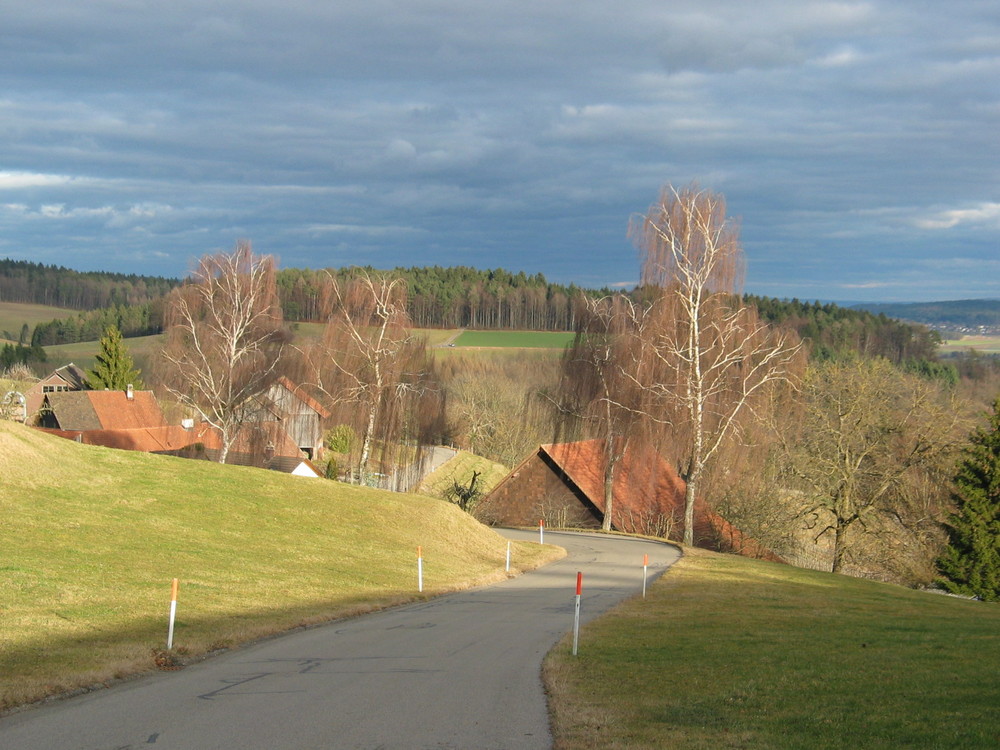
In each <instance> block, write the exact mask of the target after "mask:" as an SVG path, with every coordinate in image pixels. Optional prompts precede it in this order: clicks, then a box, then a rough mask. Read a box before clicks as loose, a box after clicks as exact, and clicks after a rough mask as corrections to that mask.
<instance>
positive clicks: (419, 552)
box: [417, 547, 424, 560]
mask: <svg viewBox="0 0 1000 750" xmlns="http://www.w3.org/2000/svg"><path fill="white" fill-rule="evenodd" d="M423 556H424V548H423V547H417V559H418V560H419V559H420V558H422V557H423Z"/></svg>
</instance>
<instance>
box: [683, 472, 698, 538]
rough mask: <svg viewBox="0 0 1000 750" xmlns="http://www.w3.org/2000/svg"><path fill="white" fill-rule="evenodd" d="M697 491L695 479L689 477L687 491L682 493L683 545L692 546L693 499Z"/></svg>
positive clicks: (696, 480)
mask: <svg viewBox="0 0 1000 750" xmlns="http://www.w3.org/2000/svg"><path fill="white" fill-rule="evenodd" d="M697 489H698V479H697V477H691V478H690V479H688V481H687V489H686V490H685V491H684V544H687V545H690V546H692V547H693V546H694V498H695V492H696V491H697Z"/></svg>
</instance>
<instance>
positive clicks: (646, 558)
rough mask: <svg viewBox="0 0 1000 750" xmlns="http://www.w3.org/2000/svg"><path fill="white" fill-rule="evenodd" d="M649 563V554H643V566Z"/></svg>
mask: <svg viewBox="0 0 1000 750" xmlns="http://www.w3.org/2000/svg"><path fill="white" fill-rule="evenodd" d="M647 565H649V555H643V556H642V566H643V567H646V566H647Z"/></svg>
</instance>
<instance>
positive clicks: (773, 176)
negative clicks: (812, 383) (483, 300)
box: [0, 0, 1000, 299]
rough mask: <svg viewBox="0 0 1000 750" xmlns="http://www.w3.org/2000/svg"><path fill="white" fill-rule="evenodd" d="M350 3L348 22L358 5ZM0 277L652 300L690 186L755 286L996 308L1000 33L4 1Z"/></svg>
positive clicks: (979, 22)
mask: <svg viewBox="0 0 1000 750" xmlns="http://www.w3.org/2000/svg"><path fill="white" fill-rule="evenodd" d="M344 6H349V7H344ZM2 17H3V24H4V26H3V30H2V36H0V143H2V144H3V145H2V147H0V148H2V151H0V255H8V256H11V257H25V258H32V259H36V260H39V261H42V262H51V263H62V264H66V265H70V266H72V267H79V268H102V269H104V268H111V267H114V268H119V269H124V270H128V271H135V272H146V273H162V274H169V275H179V274H182V273H184V272H185V270H186V269H187V267H188V265H189V264H190V261H191V259H192V258H194V257H197V256H198V255H201V254H203V253H205V252H209V251H213V250H217V249H221V248H226V247H230V246H232V245H233V243H234V242H235V241H236V239H237V238H244V237H245V238H250V239H252V240H253V242H254V244H255V247H256V248H257V249H258V250H259V251H262V252H270V253H274V254H276V255H278V256H279V257H280V259H281V262H282V263H283V264H284V265H288V266H322V265H328V264H330V265H343V264H351V263H365V264H368V263H370V264H373V265H376V266H383V267H388V266H394V265H416V264H425V263H433V264H441V265H455V264H467V265H475V266H479V267H497V266H504V267H507V268H510V269H512V270H522V269H523V270H526V271H528V272H532V273H534V272H536V271H541V272H543V273H545V274H546V275H547V276H549V277H551V278H553V279H555V280H558V281H565V282H569V281H575V282H576V283H578V284H584V285H594V286H597V285H604V284H611V283H627V282H629V281H632V280H634V279H635V278H636V277H637V275H638V274H637V257H636V252H635V250H634V248H632V247H631V245H630V244H629V242H628V241H627V239H626V236H625V229H626V225H627V222H628V220H629V217H630V215H631V214H633V213H635V212H642V211H644V210H645V209H646V207H647V206H648V205H649V204H650V203H651V202H652V201H653V200H654V199H655V198H656V195H657V192H658V190H659V187H660V186H661V185H662V184H663V183H665V182H668V181H672V182H674V183H678V184H679V183H685V182H688V181H690V180H697V181H698V182H699V183H700V184H701V185H702V186H704V187H708V188H711V189H714V190H717V191H720V192H722V193H724V194H725V195H726V197H727V198H728V202H729V208H730V212H731V213H733V214H734V215H738V216H740V217H741V218H742V227H743V238H744V244H745V247H746V251H747V255H748V259H749V268H750V272H749V276H748V289H749V290H750V291H755V292H758V293H762V294H773V295H776V296H799V297H807V298H812V297H819V298H824V299H932V298H938V299H942V298H957V297H970V296H994V297H997V296H1000V281H998V280H997V279H998V278H1000V275H998V273H997V271H1000V268H998V264H1000V247H998V240H997V237H998V230H1000V179H998V178H1000V175H998V166H997V165H998V163H1000V160H998V159H997V157H998V153H997V151H998V149H997V145H996V137H995V133H996V132H997V131H998V125H1000V122H998V120H1000V101H998V100H1000V97H998V93H1000V92H998V86H997V84H996V81H997V80H1000V41H998V40H1000V18H998V11H997V10H996V9H995V8H994V4H992V3H986V2H982V3H980V2H962V3H955V4H950V5H947V6H944V5H941V4H936V3H929V2H926V3H925V2H909V1H904V0H894V1H893V2H888V1H887V2H867V3H865V2H792V1H791V0H782V1H780V2H779V1H776V0H775V1H769V2H763V3H753V4H747V3H740V2H735V0H734V1H732V2H711V1H708V2H705V1H702V2H671V3H662V2H654V1H653V0H643V1H639V0H624V1H623V2H617V3H614V4H609V3H603V2H601V3H598V2H583V3H581V2H575V3H569V2H561V1H555V2H548V3H542V4H538V3H527V2H511V3H493V4H486V3H468V2H461V3H459V2H453V1H451V0H437V1H435V2H431V1H429V0H411V1H410V2H388V1H387V0H375V1H373V2H367V3H365V4H363V5H362V4H346V3H344V4H330V3H327V2H300V1H297V0H290V1H289V2H282V3H277V2H260V1H257V2H252V1H251V2H246V1H240V2H236V1H235V0H232V1H226V0H223V1H221V2H214V3H200V2H199V3H195V2H174V3H171V4H161V3H151V2H125V1H124V0H121V1H114V2H111V1H108V2H100V1H97V2H89V3H70V2H59V1H57V2H47V3H44V4H41V5H40V4H37V3H27V2H6V3H2Z"/></svg>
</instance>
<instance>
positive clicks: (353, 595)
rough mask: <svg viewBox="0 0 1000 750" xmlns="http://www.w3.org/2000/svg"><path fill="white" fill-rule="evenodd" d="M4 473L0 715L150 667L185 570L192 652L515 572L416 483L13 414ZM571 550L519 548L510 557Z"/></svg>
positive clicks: (491, 539)
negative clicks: (338, 478)
mask: <svg viewBox="0 0 1000 750" xmlns="http://www.w3.org/2000/svg"><path fill="white" fill-rule="evenodd" d="M0 476H2V477H3V481H2V482H0V540H2V544H0V675H2V679H0V709H3V708H6V707H10V706H12V705H16V704H18V703H23V702H26V701H31V700H36V699H38V698H41V697H43V696H45V695H48V694H52V693H58V692H61V691H65V690H70V689H73V688H76V687H79V686H85V685H91V684H94V683H98V682H102V681H105V680H108V679H111V678H114V677H120V676H123V675H127V674H131V673H135V672H140V671H144V670H149V669H152V668H154V663H153V652H154V650H157V649H160V650H162V649H163V648H164V647H165V641H166V635H167V630H166V629H167V617H166V615H167V612H168V607H169V595H170V582H171V580H172V579H173V578H174V577H177V578H179V579H180V597H179V603H178V609H177V625H176V634H175V641H174V645H175V651H176V652H177V654H179V655H180V656H182V657H184V658H192V657H194V656H197V655H198V654H203V653H205V652H207V651H211V650H213V649H218V648H223V647H229V646H233V645H236V644H239V643H243V642H246V641H248V640H252V639H256V638H260V637H262V636H265V635H268V634H272V633H276V632H281V631H284V630H287V629H289V628H293V627H296V626H298V625H302V624H309V623H316V622H321V621H326V620H329V619H332V618H336V617H341V616H345V615H350V614H354V613H358V612H363V611H368V610H371V609H374V608H378V607H384V606H387V605H391V604H396V603H400V602H404V601H409V600H414V599H419V598H423V597H427V596H432V595H434V594H438V593H441V592H444V591H449V590H454V589H456V588H461V587H465V586H469V585H473V584H481V583H485V582H488V581H491V580H498V579H500V578H502V577H504V575H505V573H504V564H505V556H506V549H507V543H506V540H504V539H502V538H501V537H500V536H498V535H497V534H496V533H494V532H493V531H492V530H490V529H488V528H486V527H484V526H481V525H480V524H478V523H477V522H476V521H474V520H473V519H472V518H471V517H470V516H468V515H467V514H465V513H462V512H461V511H459V510H458V508H457V507H456V506H454V505H451V504H449V503H446V502H444V501H441V500H435V499H433V498H430V497H426V496H421V495H403V494H398V493H390V492H383V491H380V490H373V489H368V488H361V487H353V486H348V485H345V484H342V483H339V482H332V481H328V480H323V479H305V478H301V477H292V476H289V475H284V474H279V473H277V472H272V471H265V470H262V469H252V468H243V467H234V466H219V465H217V464H212V463H208V462H205V461H194V460H185V459H179V458H169V457H163V456H153V455H147V454H142V453H133V452H127V451H117V450H112V449H107V448H97V447H92V446H84V445H79V444H77V443H74V442H72V441H69V440H64V439H61V438H55V437H52V436H50V435H46V434H43V433H40V432H38V431H36V430H31V429H28V428H26V427H23V426H21V425H16V424H13V423H10V422H0ZM418 545H419V546H422V547H423V557H424V562H425V564H424V594H418V593H417V590H416V589H417V579H416V549H417V546H418ZM558 554H560V551H559V550H557V549H556V548H553V547H546V548H542V547H539V546H538V545H534V544H526V543H525V544H517V545H515V556H514V565H515V567H516V569H518V570H524V569H527V568H531V567H536V566H537V565H539V564H541V563H542V562H543V561H545V560H546V559H551V558H552V557H553V556H558ZM172 656H174V655H172Z"/></svg>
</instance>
